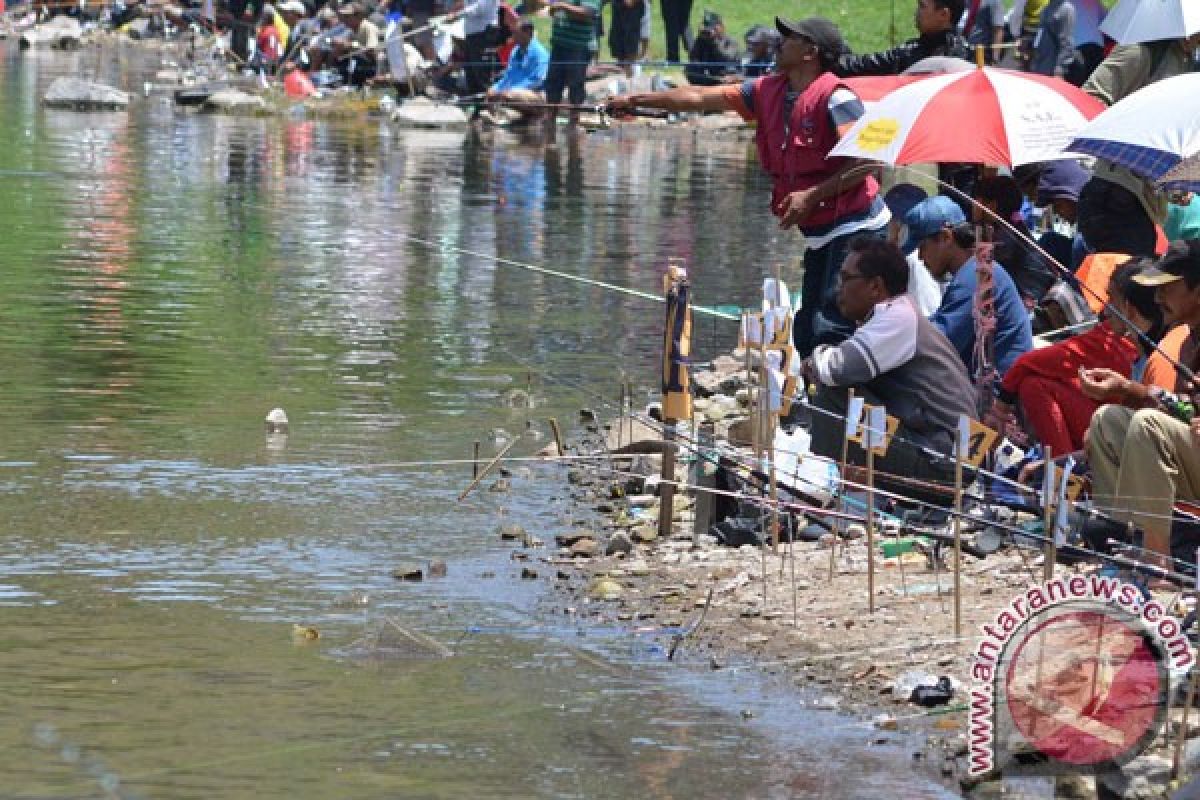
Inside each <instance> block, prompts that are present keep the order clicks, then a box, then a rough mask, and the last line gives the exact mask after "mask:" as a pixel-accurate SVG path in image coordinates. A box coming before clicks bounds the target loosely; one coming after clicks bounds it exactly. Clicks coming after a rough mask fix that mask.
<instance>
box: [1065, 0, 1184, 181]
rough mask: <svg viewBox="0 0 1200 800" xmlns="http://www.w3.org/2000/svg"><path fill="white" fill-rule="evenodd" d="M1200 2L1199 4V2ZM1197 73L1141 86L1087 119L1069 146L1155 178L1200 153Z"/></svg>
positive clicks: (1071, 149)
mask: <svg viewBox="0 0 1200 800" xmlns="http://www.w3.org/2000/svg"><path fill="white" fill-rule="evenodd" d="M1198 5H1200V3H1198ZM1197 97H1200V73H1188V74H1185V75H1177V76H1176V77H1174V78H1167V79H1165V80H1161V81H1158V82H1156V83H1152V84H1150V85H1149V86H1147V87H1145V88H1144V89H1139V90H1138V91H1136V92H1134V93H1133V94H1131V95H1129V96H1128V97H1126V98H1125V99H1123V100H1121V101H1120V102H1119V103H1115V104H1113V106H1112V107H1111V108H1109V109H1108V110H1107V111H1105V112H1104V113H1103V114H1101V115H1100V116H1098V117H1096V118H1095V119H1094V120H1092V121H1091V122H1090V123H1088V124H1087V125H1085V126H1084V127H1083V128H1082V129H1081V130H1080V131H1079V132H1078V133H1077V134H1076V135H1075V139H1074V140H1073V141H1072V142H1071V144H1070V147H1069V148H1068V149H1069V150H1070V151H1071V152H1073V153H1082V154H1084V155H1089V156H1096V157H1097V158H1103V159H1104V160H1106V161H1111V162H1112V163H1114V164H1120V165H1121V166H1123V167H1127V168H1128V169H1129V170H1130V171H1131V172H1134V173H1136V174H1138V175H1141V176H1142V177H1144V178H1148V179H1150V180H1152V181H1157V180H1159V179H1160V178H1162V177H1163V176H1165V175H1166V174H1167V172H1168V171H1169V170H1170V169H1172V168H1173V167H1175V166H1176V165H1177V164H1179V162H1181V161H1183V160H1184V159H1185V158H1188V157H1189V156H1193V155H1195V154H1196V153H1198V152H1200V103H1197V102H1196V98H1197Z"/></svg>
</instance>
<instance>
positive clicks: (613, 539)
mask: <svg viewBox="0 0 1200 800" xmlns="http://www.w3.org/2000/svg"><path fill="white" fill-rule="evenodd" d="M632 552H633V540H632V539H630V538H629V534H627V533H625V532H624V531H617V532H616V533H614V534H613V535H612V536H609V537H608V544H606V545H605V546H604V555H606V556H611V555H616V554H617V553H625V554H626V555H628V554H629V553H632Z"/></svg>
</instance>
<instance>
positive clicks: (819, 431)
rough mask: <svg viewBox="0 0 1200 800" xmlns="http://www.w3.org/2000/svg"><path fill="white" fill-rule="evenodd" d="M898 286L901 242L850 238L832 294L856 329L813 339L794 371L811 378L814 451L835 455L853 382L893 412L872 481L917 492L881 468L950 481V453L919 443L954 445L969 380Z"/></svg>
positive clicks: (853, 457) (901, 283)
mask: <svg viewBox="0 0 1200 800" xmlns="http://www.w3.org/2000/svg"><path fill="white" fill-rule="evenodd" d="M907 292H908V261H907V259H905V257H904V254H903V253H901V252H900V249H899V248H898V247H896V246H895V245H894V244H891V243H888V242H885V241H882V240H880V239H876V238H873V237H872V238H868V237H862V238H858V239H854V240H853V241H852V242H851V243H850V250H849V254H848V255H847V256H846V260H845V262H844V263H843V264H842V267H841V269H840V271H839V272H838V285H837V304H838V310H839V311H840V312H841V313H842V315H843V316H845V317H846V319H848V320H850V321H851V322H853V323H854V324H855V326H856V330H855V331H854V333H853V335H851V337H850V338H849V339H847V340H846V341H844V342H842V343H841V344H838V345H832V346H821V347H818V348H817V349H816V350H815V351H814V352H813V354H812V356H811V357H810V358H808V359H807V360H806V361H805V362H804V364H803V371H804V374H805V376H806V377H807V378H809V380H810V381H812V382H814V383H815V384H816V385H817V394H816V398H815V400H814V401H813V402H814V405H815V406H816V409H817V410H816V412H815V413H814V414H813V423H812V450H813V452H814V453H816V454H817V455H821V456H827V457H830V458H841V454H842V441H843V437H844V435H845V420H844V417H845V415H846V409H847V405H848V390H849V389H853V390H854V393H855V395H856V396H858V397H862V398H864V400H865V401H866V403H867V404H868V405H875V406H880V405H881V406H883V407H884V408H886V409H887V413H888V414H889V415H890V416H893V417H896V418H897V419H898V420H899V422H900V425H899V427H898V429H897V431H896V434H895V436H894V437H893V438H892V440H891V442H890V443H889V446H888V450H887V455H885V456H883V457H880V458H877V459H876V461H875V465H876V469H877V470H878V471H879V473H880V478H879V484H880V485H881V486H884V487H886V488H895V489H899V490H902V491H904V492H905V493H906V494H909V495H912V496H916V497H923V496H924V495H923V494H922V493H920V492H913V490H912V487H911V486H908V485H903V484H897V483H892V484H891V486H888V484H889V481H887V479H886V477H885V475H903V476H907V477H909V478H917V479H920V480H930V481H939V482H941V481H945V482H950V481H952V480H953V476H954V461H953V459H952V458H938V457H936V456H934V455H932V454H930V453H929V452H928V451H927V450H926V448H927V449H928V450H932V451H936V452H937V453H942V454H947V455H950V454H952V453H953V450H954V439H955V432H956V431H957V429H958V419H959V416H960V415H962V414H966V415H967V416H968V417H971V418H972V419H974V418H975V416H976V410H975V389H974V387H973V386H972V384H971V380H970V378H969V377H968V376H967V369H966V367H965V366H964V365H963V362H962V359H961V358H960V357H959V355H958V351H957V350H955V349H954V346H953V345H952V344H950V341H949V340H948V339H946V337H945V336H944V335H943V334H942V333H941V332H940V331H939V330H938V329H937V328H936V327H934V325H933V324H932V323H931V322H929V320H927V319H925V317H924V316H922V314H921V312H920V311H918V310H917V308H916V306H915V305H914V303H913V299H912V297H911V296H910V295H908V293H907ZM822 411H824V412H826V413H822ZM864 461H865V454H864V452H863V450H862V448H861V447H859V446H858V445H856V444H853V443H852V444H851V446H850V451H849V462H850V463H851V464H862V463H864ZM938 499H939V500H944V499H945V497H944V495H942V496H939V497H938Z"/></svg>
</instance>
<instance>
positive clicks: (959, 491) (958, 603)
mask: <svg viewBox="0 0 1200 800" xmlns="http://www.w3.org/2000/svg"><path fill="white" fill-rule="evenodd" d="M958 424H959V432H958V436H957V437H956V438H955V442H954V637H955V638H956V639H957V638H959V637H961V636H962V501H963V455H964V453H963V447H964V440H966V441H970V438H969V434H970V430H971V429H970V425H971V423H970V420H968V419H967V418H966V417H965V416H963V417H960V418H959V421H958ZM963 426H966V428H967V430H965V431H964V430H962V428H963ZM939 583H940V580H939ZM938 594H941V587H940V586H939V587H938Z"/></svg>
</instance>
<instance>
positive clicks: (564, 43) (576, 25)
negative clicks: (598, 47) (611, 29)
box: [550, 0, 600, 50]
mask: <svg viewBox="0 0 1200 800" xmlns="http://www.w3.org/2000/svg"><path fill="white" fill-rule="evenodd" d="M572 5H576V6H580V7H582V8H586V9H588V10H589V11H591V12H592V18H591V19H589V20H588V21H587V22H583V21H580V20H577V19H575V18H574V17H572V16H571V15H569V14H567V13H566V12H564V11H557V12H555V14H554V27H553V28H552V29H551V31H550V46H551V47H570V48H579V49H581V50H589V49H591V48H592V46H593V45H594V44H595V41H596V17H598V16H599V15H600V0H574V2H573V3H572Z"/></svg>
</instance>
